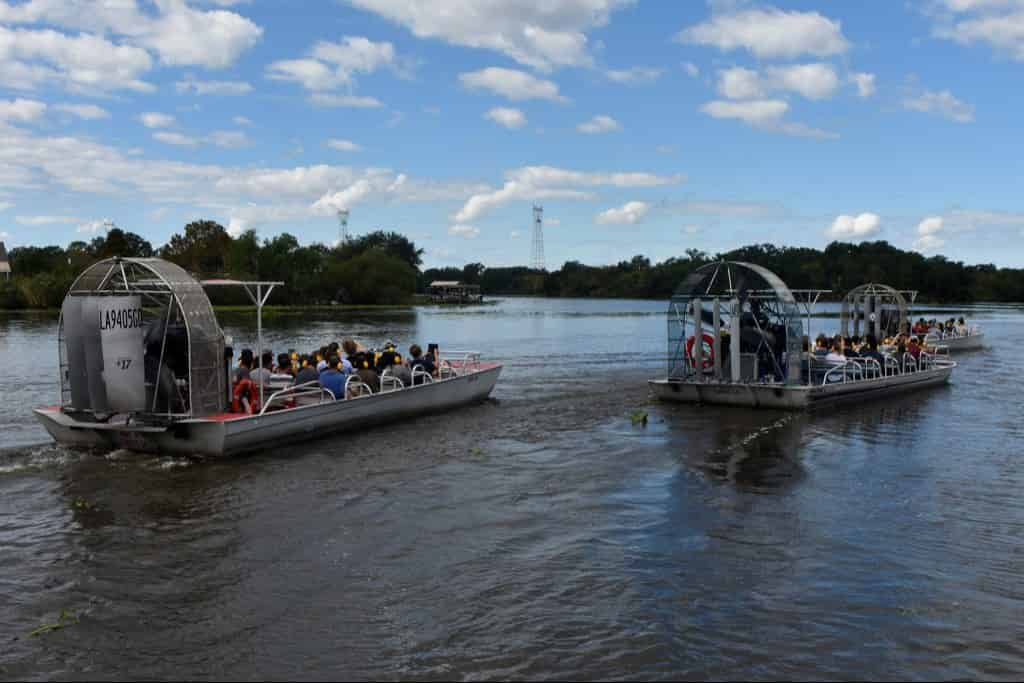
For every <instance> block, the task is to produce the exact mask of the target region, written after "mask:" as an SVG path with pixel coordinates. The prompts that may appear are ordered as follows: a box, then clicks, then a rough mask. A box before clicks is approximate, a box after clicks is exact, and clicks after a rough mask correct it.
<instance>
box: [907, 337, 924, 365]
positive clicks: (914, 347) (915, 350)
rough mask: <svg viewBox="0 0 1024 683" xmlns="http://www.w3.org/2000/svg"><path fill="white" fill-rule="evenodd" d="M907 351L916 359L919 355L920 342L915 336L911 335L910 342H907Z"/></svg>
mask: <svg viewBox="0 0 1024 683" xmlns="http://www.w3.org/2000/svg"><path fill="white" fill-rule="evenodd" d="M907 353H909V354H910V355H911V356H913V357H914V360H917V359H918V358H920V356H921V343H920V341H918V338H917V337H911V338H910V342H909V343H908V344H907Z"/></svg>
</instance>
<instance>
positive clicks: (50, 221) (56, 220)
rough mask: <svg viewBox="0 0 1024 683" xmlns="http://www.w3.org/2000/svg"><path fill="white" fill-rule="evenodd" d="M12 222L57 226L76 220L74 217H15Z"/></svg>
mask: <svg viewBox="0 0 1024 683" xmlns="http://www.w3.org/2000/svg"><path fill="white" fill-rule="evenodd" d="M14 220H15V221H17V222H18V223H21V224H22V225H57V224H61V223H74V222H76V221H77V220H78V219H77V218H75V217H74V216H15V217H14Z"/></svg>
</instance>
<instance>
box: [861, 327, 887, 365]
mask: <svg viewBox="0 0 1024 683" xmlns="http://www.w3.org/2000/svg"><path fill="white" fill-rule="evenodd" d="M864 346H865V348H863V349H861V352H860V356H861V358H871V359H874V360H876V361H878V364H879V365H881V366H882V367H883V368H884V367H885V357H884V356H882V354H881V353H879V351H878V339H877V338H876V337H875V335H873V334H869V335H868V336H867V337H866V343H865V345H864Z"/></svg>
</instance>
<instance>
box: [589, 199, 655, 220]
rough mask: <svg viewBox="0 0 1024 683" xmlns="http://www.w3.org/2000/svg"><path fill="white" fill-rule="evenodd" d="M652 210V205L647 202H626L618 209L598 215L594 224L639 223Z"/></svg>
mask: <svg viewBox="0 0 1024 683" xmlns="http://www.w3.org/2000/svg"><path fill="white" fill-rule="evenodd" d="M650 209H651V205H650V204H648V203H647V202H626V203H625V204H623V205H622V206H620V207H618V208H614V209H608V210H607V211H602V212H601V213H599V214H597V216H595V217H594V222H595V223H598V224H601V225H611V224H624V223H629V224H634V223H639V222H640V219H642V218H643V217H644V216H646V215H647V212H648V211H650Z"/></svg>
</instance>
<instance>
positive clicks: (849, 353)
mask: <svg viewBox="0 0 1024 683" xmlns="http://www.w3.org/2000/svg"><path fill="white" fill-rule="evenodd" d="M843 355H844V356H846V357H847V358H857V357H859V356H860V354H859V353H857V345H856V343H855V342H854V338H852V337H847V338H846V339H844V340H843Z"/></svg>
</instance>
